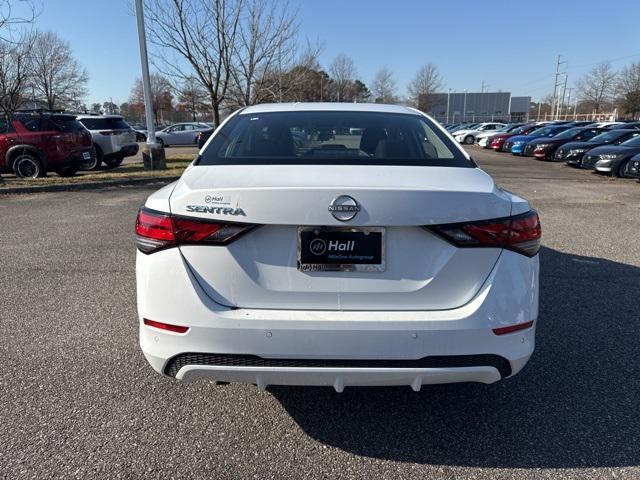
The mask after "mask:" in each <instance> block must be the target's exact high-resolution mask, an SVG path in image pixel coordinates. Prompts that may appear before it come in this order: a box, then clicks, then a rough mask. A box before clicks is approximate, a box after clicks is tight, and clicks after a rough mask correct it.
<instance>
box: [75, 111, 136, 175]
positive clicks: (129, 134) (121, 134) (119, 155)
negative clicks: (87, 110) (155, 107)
mask: <svg viewBox="0 0 640 480" xmlns="http://www.w3.org/2000/svg"><path fill="white" fill-rule="evenodd" d="M77 119H78V121H79V122H80V123H81V124H82V125H84V126H85V128H86V129H87V130H89V131H90V132H91V140H92V142H93V147H94V148H95V150H96V155H95V156H94V158H92V159H91V161H90V162H89V163H88V164H87V165H86V166H85V169H87V170H97V169H99V168H100V166H101V165H102V164H103V163H104V165H105V166H106V167H107V168H115V167H117V166H119V165H120V164H121V163H122V161H123V160H124V158H125V157H131V156H133V155H135V154H136V153H138V143H137V141H136V132H135V130H133V129H132V128H131V127H130V126H129V125H128V124H127V122H125V121H124V118H123V117H121V116H120V115H78V117H77Z"/></svg>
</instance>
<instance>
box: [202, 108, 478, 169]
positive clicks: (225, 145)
mask: <svg viewBox="0 0 640 480" xmlns="http://www.w3.org/2000/svg"><path fill="white" fill-rule="evenodd" d="M197 163H198V164H199V165H268V164H280V165H282V164H293V165H318V164H330V165H419V166H452V167H475V164H474V163H473V162H472V161H471V160H469V159H467V158H466V157H465V156H464V155H463V154H462V153H461V152H460V151H459V150H458V149H457V148H456V147H455V145H453V144H452V142H451V140H449V138H448V137H447V136H446V135H445V134H443V133H442V132H441V131H440V130H439V129H438V128H437V127H436V126H435V125H434V124H433V122H432V121H431V120H429V119H428V118H426V117H422V116H419V115H412V114H397V113H394V114H389V113H380V112H347V111H344V112H322V111H319V112H269V113H257V114H239V115H236V116H234V117H233V118H232V119H231V120H229V122H227V123H226V124H225V125H224V126H223V127H222V129H221V130H220V131H219V132H218V133H217V134H216V135H215V137H214V138H213V140H212V141H211V143H210V144H209V145H208V146H207V147H206V148H205V149H204V151H203V152H202V153H201V155H200V158H199V160H198V162H197Z"/></svg>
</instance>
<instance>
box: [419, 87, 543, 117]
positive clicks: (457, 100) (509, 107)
mask: <svg viewBox="0 0 640 480" xmlns="http://www.w3.org/2000/svg"><path fill="white" fill-rule="evenodd" d="M421 103H423V102H421ZM424 104H425V105H427V108H426V109H425V112H426V113H427V114H429V115H431V116H432V117H434V118H435V119H436V120H439V121H441V122H446V123H455V122H465V121H468V122H473V121H475V122H482V121H492V120H495V121H499V120H502V121H512V122H516V121H527V120H528V119H529V110H530V108H531V97H513V96H511V93H510V92H449V93H435V94H433V95H430V96H429V101H428V102H424Z"/></svg>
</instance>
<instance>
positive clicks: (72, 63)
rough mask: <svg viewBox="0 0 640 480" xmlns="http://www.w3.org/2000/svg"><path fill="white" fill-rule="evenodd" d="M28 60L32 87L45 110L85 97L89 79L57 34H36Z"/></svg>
mask: <svg viewBox="0 0 640 480" xmlns="http://www.w3.org/2000/svg"><path fill="white" fill-rule="evenodd" d="M31 59H32V62H33V63H32V67H33V71H32V80H31V81H32V85H33V87H34V89H35V91H36V93H37V94H38V95H39V96H40V97H41V99H42V100H43V101H44V102H45V103H46V105H47V107H48V108H50V109H54V108H59V107H65V106H67V105H69V104H72V103H73V102H74V101H76V100H78V99H80V98H82V97H84V96H85V95H86V93H87V89H86V86H87V82H88V81H89V75H88V74H87V71H86V70H85V69H84V68H83V67H82V66H81V65H80V63H78V61H77V60H76V59H75V58H74V57H73V53H72V52H71V48H70V47H69V43H68V42H65V41H64V40H62V39H61V38H60V37H59V36H58V35H57V34H56V33H54V32H44V33H41V32H38V33H36V35H35V40H34V42H33V45H32V51H31Z"/></svg>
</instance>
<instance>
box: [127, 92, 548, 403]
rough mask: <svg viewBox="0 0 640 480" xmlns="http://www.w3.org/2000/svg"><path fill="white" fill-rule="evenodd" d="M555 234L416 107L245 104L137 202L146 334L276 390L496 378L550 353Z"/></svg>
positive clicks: (193, 363) (179, 364)
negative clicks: (545, 271)
mask: <svg viewBox="0 0 640 480" xmlns="http://www.w3.org/2000/svg"><path fill="white" fill-rule="evenodd" d="M328 131H329V132H337V131H342V132H345V133H344V134H337V133H336V134H331V135H327V134H326V132H328ZM294 132H296V138H294ZM356 132H357V133H356ZM540 236H541V230H540V224H539V221H538V215H537V213H536V212H535V211H534V210H532V209H531V207H530V206H529V204H528V203H527V201H526V200H523V199H522V198H520V197H517V196H515V195H514V194H512V193H509V192H507V191H505V190H502V189H500V188H498V187H497V186H496V185H495V184H494V182H493V180H492V179H491V177H489V175H487V174H486V173H485V172H483V171H482V170H480V169H479V168H478V167H477V166H476V165H475V163H474V162H473V161H472V160H471V159H470V158H469V156H468V155H467V154H466V153H465V152H464V150H463V149H462V148H460V147H459V146H458V145H457V144H456V143H455V142H453V141H451V138H450V137H449V135H447V133H446V132H445V131H444V130H443V129H442V128H441V127H440V126H438V124H437V123H436V122H435V121H434V120H432V119H431V118H429V117H427V116H426V115H424V114H422V113H421V112H419V111H418V110H414V109H411V108H407V107H403V106H394V105H378V104H367V103H360V104H340V103H329V104H325V103H309V104H304V103H299V104H271V105H259V106H252V107H247V108H245V109H243V110H240V111H238V112H236V113H235V114H233V115H231V116H230V117H229V118H228V119H227V120H226V121H225V122H224V124H223V125H222V126H221V127H220V128H219V129H218V130H217V131H216V132H215V134H214V135H213V136H212V137H211V138H210V139H209V140H208V142H207V144H206V145H205V147H204V148H203V150H202V151H201V153H200V155H199V157H198V158H197V159H196V160H194V162H193V163H192V164H191V165H190V166H189V167H188V168H187V169H186V170H185V172H184V173H183V175H182V177H181V178H180V180H178V181H177V182H174V183H172V184H170V185H168V186H166V187H164V188H162V189H160V190H158V191H157V192H155V193H154V194H152V195H151V196H150V197H149V198H148V199H147V201H146V203H145V205H144V207H142V208H141V209H140V211H139V212H138V217H137V221H136V238H137V248H138V251H137V260H136V275H137V296H138V303H137V304H138V314H139V322H140V345H141V347H142V351H143V352H144V355H145V356H146V358H147V360H148V361H149V363H150V364H151V365H152V366H153V368H154V369H155V370H156V371H158V372H160V373H164V374H166V375H169V376H172V377H175V378H177V379H181V380H194V379H198V378H207V379H213V380H218V381H234V382H247V383H254V384H256V385H257V386H258V387H259V388H261V389H262V388H265V387H266V386H267V385H270V384H292V385H329V386H333V387H334V388H335V389H336V391H342V389H343V388H344V387H345V386H350V385H410V386H411V387H412V388H413V389H414V390H419V389H420V387H421V386H422V385H423V384H431V383H448V382H468V381H475V382H483V383H491V382H495V381H497V380H500V379H501V378H505V377H509V376H512V375H514V374H516V373H517V372H518V371H520V370H521V369H522V367H523V366H524V365H525V363H527V361H528V360H529V357H530V356H531V354H532V352H533V349H534V343H535V342H534V335H535V326H536V325H535V322H536V319H537V316H538V255H537V253H538V248H539V245H540Z"/></svg>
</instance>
